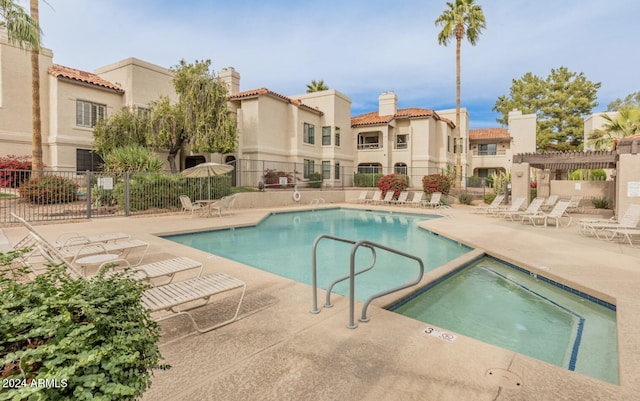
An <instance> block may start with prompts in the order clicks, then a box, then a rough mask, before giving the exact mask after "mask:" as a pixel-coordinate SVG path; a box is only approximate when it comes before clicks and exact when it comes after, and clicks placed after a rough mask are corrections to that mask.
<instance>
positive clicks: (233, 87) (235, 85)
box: [218, 67, 240, 95]
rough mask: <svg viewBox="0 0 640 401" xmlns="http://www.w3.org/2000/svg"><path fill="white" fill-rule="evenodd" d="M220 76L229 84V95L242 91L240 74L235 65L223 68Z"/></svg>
mask: <svg viewBox="0 0 640 401" xmlns="http://www.w3.org/2000/svg"><path fill="white" fill-rule="evenodd" d="M218 78H220V80H221V81H222V82H224V83H225V85H227V90H228V91H229V95H235V94H236V93H239V92H240V74H238V73H237V72H236V70H235V69H234V68H233V67H227V68H223V69H222V70H221V71H220V73H219V74H218Z"/></svg>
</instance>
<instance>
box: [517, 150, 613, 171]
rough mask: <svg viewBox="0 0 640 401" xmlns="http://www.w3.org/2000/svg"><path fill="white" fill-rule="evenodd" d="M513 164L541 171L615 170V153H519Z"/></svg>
mask: <svg viewBox="0 0 640 401" xmlns="http://www.w3.org/2000/svg"><path fill="white" fill-rule="evenodd" d="M513 162H514V163H529V165H530V166H531V167H534V168H538V169H541V170H576V169H595V168H602V169H604V168H609V169H615V168H616V163H617V162H618V152H616V151H593V152H549V153H521V154H517V155H515V156H513Z"/></svg>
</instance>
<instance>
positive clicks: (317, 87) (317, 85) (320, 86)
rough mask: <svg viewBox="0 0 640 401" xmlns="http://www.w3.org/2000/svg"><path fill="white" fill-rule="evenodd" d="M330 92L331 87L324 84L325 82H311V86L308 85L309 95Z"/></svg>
mask: <svg viewBox="0 0 640 401" xmlns="http://www.w3.org/2000/svg"><path fill="white" fill-rule="evenodd" d="M326 90H329V87H328V86H327V85H325V84H324V80H322V79H321V80H319V81H317V82H316V80H315V79H313V80H311V83H310V84H307V93H311V92H320V91H326Z"/></svg>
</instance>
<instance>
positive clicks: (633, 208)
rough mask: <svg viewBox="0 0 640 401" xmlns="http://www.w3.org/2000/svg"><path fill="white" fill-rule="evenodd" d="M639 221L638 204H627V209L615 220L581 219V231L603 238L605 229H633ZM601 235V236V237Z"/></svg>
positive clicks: (639, 211) (639, 206) (639, 209)
mask: <svg viewBox="0 0 640 401" xmlns="http://www.w3.org/2000/svg"><path fill="white" fill-rule="evenodd" d="M638 223H640V204H637V203H634V204H632V205H629V207H628V208H627V211H626V212H625V213H624V215H623V216H622V217H621V218H620V220H618V221H617V222H611V221H607V222H598V221H595V222H594V221H591V222H590V221H585V220H581V221H580V224H581V225H582V226H583V227H582V228H581V231H582V232H584V233H587V234H591V235H595V236H596V237H597V238H599V239H605V238H607V236H606V235H605V232H604V231H605V230H635V229H636V228H637V226H638ZM601 235H603V237H601Z"/></svg>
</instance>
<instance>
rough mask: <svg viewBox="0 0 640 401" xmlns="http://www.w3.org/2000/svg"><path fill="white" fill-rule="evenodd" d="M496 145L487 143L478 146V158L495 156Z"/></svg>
mask: <svg viewBox="0 0 640 401" xmlns="http://www.w3.org/2000/svg"><path fill="white" fill-rule="evenodd" d="M497 150H498V145H496V144H495V143H487V144H480V145H478V156H495V155H496V152H497Z"/></svg>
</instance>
